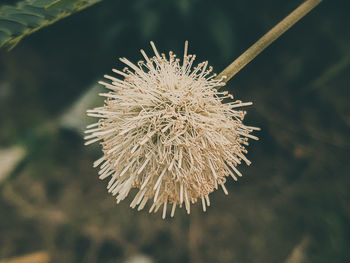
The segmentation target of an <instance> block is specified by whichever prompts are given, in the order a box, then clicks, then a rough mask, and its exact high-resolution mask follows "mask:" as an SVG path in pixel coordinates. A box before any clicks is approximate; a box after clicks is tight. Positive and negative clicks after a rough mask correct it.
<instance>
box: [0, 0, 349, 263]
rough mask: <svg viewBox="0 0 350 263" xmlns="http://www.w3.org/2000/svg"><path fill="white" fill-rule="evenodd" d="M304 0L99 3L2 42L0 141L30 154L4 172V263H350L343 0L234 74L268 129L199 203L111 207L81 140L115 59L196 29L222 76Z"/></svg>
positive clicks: (194, 38) (232, 86)
mask: <svg viewBox="0 0 350 263" xmlns="http://www.w3.org/2000/svg"><path fill="white" fill-rule="evenodd" d="M300 3H301V1H297V0H293V1H292V0H291V1H278V0H268V1H260V0H250V1H232V0H231V1H228V0H227V1H224V0H217V1H199V0H179V1H160V0H147V1H144V0H135V1H120V0H105V1H102V2H101V3H99V4H97V5H95V6H93V7H91V8H88V9H86V10H85V11H82V12H80V13H77V14H75V15H73V16H71V17H69V18H67V19H64V20H62V21H60V22H58V23H56V24H54V25H52V26H50V27H47V28H45V29H43V30H41V31H39V32H37V33H35V34H33V35H31V36H30V37H28V38H26V39H25V40H24V41H22V42H21V43H20V44H19V45H18V46H17V47H16V48H15V49H14V50H12V51H10V52H8V51H6V50H4V49H3V50H0V148H1V149H7V148H8V147H13V146H15V145H17V146H19V147H21V148H22V149H24V150H25V152H26V154H25V157H24V158H23V159H22V160H21V161H19V163H17V164H16V166H15V169H14V170H12V172H11V173H10V174H9V175H8V176H7V177H6V178H5V179H3V180H2V181H1V182H0V259H5V258H11V257H16V256H20V255H25V254H28V253H33V252H37V251H44V252H45V253H48V255H49V257H50V259H51V262H66V263H79V262H84V263H95V262H98V263H112V262H125V260H127V259H128V258H130V257H131V256H133V255H136V254H143V255H147V256H148V257H150V258H151V260H152V261H153V262H167V263H172V262H190V263H198V262H208V263H209V262H220V263H221V262H223V263H225V262H260V263H265V262H266V263H274V262H276V263H277V262H286V263H297V262H315V263H316V262H317V263H320V262H325V263H326V262H327V263H328V262H333V263H340V262H344V263H345V262H350V252H349V247H350V224H349V223H350V222H349V219H350V205H349V201H350V192H349V189H350V177H349V170H350V162H349V161H350V106H349V99H350V88H349V80H350V74H349V73H350V34H349V33H350V31H349V26H350V21H349V14H348V10H349V6H346V1H324V2H323V3H322V4H321V5H320V6H319V7H317V8H316V9H315V10H314V11H312V12H311V13H310V14H309V15H308V16H307V17H305V18H304V19H303V20H302V21H300V22H299V23H298V24H297V25H296V26H294V27H293V28H292V29H291V30H290V31H288V32H287V33H286V34H285V35H284V36H282V37H281V38H280V39H279V40H278V41H276V42H275V43H274V44H273V45H272V46H271V47H269V48H268V49H267V50H266V51H264V53H263V54H261V55H260V56H259V57H258V58H256V59H255V60H254V61H253V62H252V63H251V64H249V65H248V66H247V67H246V68H245V69H243V70H242V71H241V72H240V73H239V74H238V75H237V76H236V77H235V78H234V79H232V80H231V81H230V82H229V85H228V87H227V89H229V91H230V92H231V93H232V94H234V96H235V97H236V98H237V99H241V100H243V101H253V102H254V105H253V106H252V107H250V108H249V109H248V115H247V119H246V123H247V124H249V125H253V126H259V127H261V128H262V131H261V132H259V137H260V138H261V140H260V141H259V142H252V144H251V145H250V146H249V148H248V150H249V155H248V157H249V158H250V159H251V160H252V161H253V164H252V166H251V167H244V166H242V167H240V169H241V170H242V172H243V174H244V177H243V178H241V180H239V182H237V183H234V182H233V180H231V181H230V182H228V184H227V188H228V190H229V192H230V194H229V196H224V194H223V193H222V192H221V191H217V192H215V193H213V194H212V198H211V199H212V206H211V207H210V208H209V209H208V211H207V212H206V213H203V212H201V211H200V209H199V205H198V206H196V207H195V208H194V209H193V210H194V211H193V213H192V214H191V215H190V216H187V215H186V214H185V212H184V211H180V210H177V212H176V215H175V218H174V219H166V220H162V219H161V214H160V213H158V214H155V215H154V214H152V215H149V214H148V213H147V212H146V211H143V212H137V211H134V210H132V209H130V208H129V207H128V206H129V203H130V200H129V199H128V200H125V201H123V202H122V203H121V204H119V205H116V204H115V201H114V199H113V198H112V197H111V196H109V195H107V193H106V189H105V185H106V182H102V181H99V180H98V178H97V170H96V169H93V168H92V162H93V160H95V159H96V158H97V157H98V156H99V152H100V151H99V149H98V147H93V146H92V147H84V146H83V140H82V138H81V129H82V128H81V127H82V125H83V124H84V123H88V122H89V120H88V119H87V118H86V117H85V115H84V113H83V112H84V110H85V109H86V107H90V106H89V105H90V104H94V103H97V101H98V99H96V97H95V96H96V95H97V93H98V91H97V89H94V88H93V89H92V90H91V88H92V87H94V86H95V83H96V81H97V80H99V79H101V78H102V75H103V74H104V73H109V72H110V70H111V68H112V67H114V66H116V67H120V66H121V64H120V63H118V62H117V58H118V57H124V56H125V57H127V58H129V59H130V60H132V61H138V60H139V59H141V54H140V53H139V52H138V51H139V49H140V48H143V49H146V50H147V51H148V52H149V53H150V51H151V49H150V47H149V45H148V42H149V41H150V40H153V41H155V42H156V45H157V47H158V48H159V49H160V50H162V51H164V52H165V51H168V50H174V52H175V53H176V54H178V55H179V56H180V55H181V53H182V52H183V51H182V49H183V43H184V41H185V40H189V42H190V51H191V52H192V53H195V54H197V56H198V62H200V61H202V60H209V62H210V64H211V65H213V66H214V70H215V71H216V72H220V71H221V70H222V69H223V68H224V67H225V66H226V65H228V64H229V63H230V62H231V61H232V60H233V59H234V58H235V57H237V56H238V55H239V54H241V53H242V52H243V51H244V50H245V49H246V48H248V47H249V46H250V45H251V44H252V43H253V42H254V41H256V40H257V39H258V38H259V37H260V36H261V35H262V34H263V33H265V32H267V31H268V30H269V29H270V28H271V27H272V26H273V25H275V24H276V23H277V22H278V21H279V20H281V19H282V18H283V17H284V16H285V15H287V14H288V13H289V12H290V11H292V10H293V9H294V8H295V7H296V6H297V5H298V4H300ZM89 90H90V92H89V93H86V92H88V91H89ZM82 98H83V99H82ZM80 113H81V114H80ZM67 116H68V117H67ZM2 156H4V155H2ZM3 158H4V157H3ZM3 160H4V159H3ZM2 167H5V166H4V165H2V166H0V169H2ZM27 262H29V261H27ZM139 262H141V261H139Z"/></svg>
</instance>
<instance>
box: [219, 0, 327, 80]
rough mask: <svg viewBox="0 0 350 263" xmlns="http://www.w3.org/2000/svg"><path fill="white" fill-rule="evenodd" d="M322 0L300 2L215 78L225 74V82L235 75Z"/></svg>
mask: <svg viewBox="0 0 350 263" xmlns="http://www.w3.org/2000/svg"><path fill="white" fill-rule="evenodd" d="M321 1H322V0H307V1H305V2H304V3H303V4H301V5H300V6H299V7H298V8H297V9H295V10H294V11H293V12H292V13H290V14H289V15H288V16H287V17H286V18H284V19H283V20H282V21H281V22H279V23H278V24H277V25H276V26H275V27H274V28H272V29H271V30H270V31H269V32H267V33H266V34H265V35H264V36H263V37H261V38H260V39H259V40H258V41H257V42H255V44H254V45H252V46H251V47H250V48H249V49H247V50H246V51H245V52H244V53H243V54H242V55H240V56H239V57H238V58H237V59H236V60H235V61H233V62H232V63H231V64H230V65H229V66H228V67H227V68H225V69H224V70H223V71H222V72H221V73H220V74H219V75H218V76H217V78H221V77H223V76H226V78H225V79H224V81H225V82H228V81H229V80H230V79H231V78H232V77H233V76H234V75H236V74H237V73H238V72H239V71H240V70H241V69H242V68H244V67H245V66H246V65H247V64H248V63H249V62H250V61H252V60H253V59H254V58H255V57H256V56H257V55H259V54H260V53H261V52H262V51H263V50H264V49H265V48H267V47H268V46H269V45H270V44H271V43H272V42H273V41H275V40H276V39H277V38H279V37H280V36H281V35H282V34H283V33H284V32H286V31H287V30H288V29H289V28H291V27H292V26H293V25H294V24H295V23H296V22H298V21H299V20H300V19H301V18H302V17H303V16H305V15H306V14H307V13H309V12H310V11H311V10H312V9H313V8H314V7H316V6H317V5H318V4H319V3H320V2H321Z"/></svg>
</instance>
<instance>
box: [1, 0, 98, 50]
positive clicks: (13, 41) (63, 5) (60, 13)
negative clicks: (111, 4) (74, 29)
mask: <svg viewBox="0 0 350 263" xmlns="http://www.w3.org/2000/svg"><path fill="white" fill-rule="evenodd" d="M100 1H102V0H21V1H18V2H17V4H16V5H13V6H10V5H1V4H0V48H1V47H7V48H8V49H12V48H14V47H15V46H16V45H17V44H18V43H19V41H21V40H22V39H23V38H24V37H26V36H28V35H30V34H32V33H34V32H36V31H38V30H40V29H41V28H43V27H45V26H48V25H51V24H53V23H55V22H57V21H59V20H61V19H63V18H65V17H67V16H70V15H72V14H74V13H76V12H78V11H81V10H83V9H85V8H87V7H89V6H91V5H93V4H96V3H98V2H100Z"/></svg>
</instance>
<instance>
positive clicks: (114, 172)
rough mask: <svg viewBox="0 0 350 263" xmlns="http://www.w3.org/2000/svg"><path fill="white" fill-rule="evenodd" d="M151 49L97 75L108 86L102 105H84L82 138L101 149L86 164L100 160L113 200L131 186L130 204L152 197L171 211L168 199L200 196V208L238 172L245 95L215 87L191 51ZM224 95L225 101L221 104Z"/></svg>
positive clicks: (179, 201)
mask: <svg viewBox="0 0 350 263" xmlns="http://www.w3.org/2000/svg"><path fill="white" fill-rule="evenodd" d="M151 46H152V48H153V51H154V53H155V56H154V57H151V58H150V57H148V56H147V55H146V53H145V52H144V51H143V50H141V53H142V55H143V57H144V59H145V61H139V62H138V63H137V65H134V64H133V63H131V62H130V61H129V60H127V59H126V58H121V59H120V60H121V61H122V62H123V63H125V64H126V66H127V67H126V68H124V70H123V71H119V70H116V69H113V72H115V73H117V74H119V75H120V76H121V77H122V80H121V79H118V78H116V77H112V76H109V75H105V76H104V77H105V78H106V79H108V80H109V81H108V82H103V81H101V82H99V83H100V84H102V85H104V86H105V87H106V88H107V89H110V90H111V91H110V92H109V93H103V94H100V96H104V97H106V100H105V104H104V106H103V107H99V108H95V109H93V110H88V115H89V116H92V117H97V118H99V121H98V122H96V123H94V124H91V125H89V126H88V127H87V130H86V131H85V132H86V133H89V134H90V135H88V136H86V137H85V139H86V140H88V141H87V142H86V143H85V144H86V145H88V144H91V143H94V142H97V141H101V145H102V150H103V156H102V157H101V158H100V159H99V160H97V161H96V162H95V163H94V167H97V166H100V171H99V175H100V176H99V178H100V179H105V178H109V183H108V187H107V188H108V192H109V193H111V194H112V195H113V196H116V199H117V203H119V202H120V201H121V200H123V199H125V198H126V197H127V195H128V194H129V192H130V190H131V189H132V188H137V189H138V192H137V194H136V196H135V197H134V199H133V201H132V202H131V205H130V206H131V207H132V208H135V207H136V206H138V210H141V209H143V208H144V207H145V205H146V203H147V202H148V201H150V203H152V205H151V207H150V210H149V212H152V211H154V212H156V211H157V210H158V209H159V208H160V207H163V218H165V216H166V211H167V206H168V204H169V203H170V204H172V208H171V216H174V212H175V208H176V206H179V207H182V206H183V205H184V206H185V208H186V210H187V213H190V203H195V202H197V200H198V199H200V200H201V203H202V206H203V210H204V211H206V206H209V205H210V200H209V194H210V193H211V192H213V191H214V189H217V188H218V186H219V185H220V187H222V189H223V191H224V193H225V194H227V193H228V192H227V190H226V188H225V185H224V184H225V182H226V177H227V176H231V177H232V178H233V179H234V180H235V181H236V180H237V176H242V175H241V173H240V172H239V171H238V170H237V168H236V166H237V165H238V164H240V163H241V161H242V160H243V161H244V162H245V163H246V164H248V165H249V164H250V161H249V160H248V159H247V158H246V157H245V153H246V152H247V151H246V149H245V146H246V145H248V142H247V141H248V138H251V139H258V138H257V137H255V136H253V135H251V134H250V133H251V132H252V131H253V130H258V128H255V127H249V126H246V125H244V124H243V123H242V120H243V118H244V115H245V112H244V111H241V110H237V108H240V107H242V106H247V105H251V104H252V103H251V102H247V103H243V102H241V101H232V99H233V96H232V95H230V94H228V93H227V92H219V91H218V88H219V87H221V86H224V85H225V82H224V81H223V78H221V79H217V78H215V77H216V75H215V74H212V73H211V72H212V67H208V62H207V61H205V62H203V63H200V64H198V65H197V66H196V67H193V69H192V65H193V62H194V60H195V56H194V55H188V54H187V49H188V45H187V41H186V42H185V51H184V56H183V61H182V62H180V59H178V58H176V56H175V54H173V53H172V52H169V57H168V58H167V57H166V56H165V55H164V54H161V55H159V53H158V51H157V49H156V47H155V45H154V43H153V42H151ZM224 99H231V100H230V101H231V102H228V103H223V102H222V101H223V100H224Z"/></svg>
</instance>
